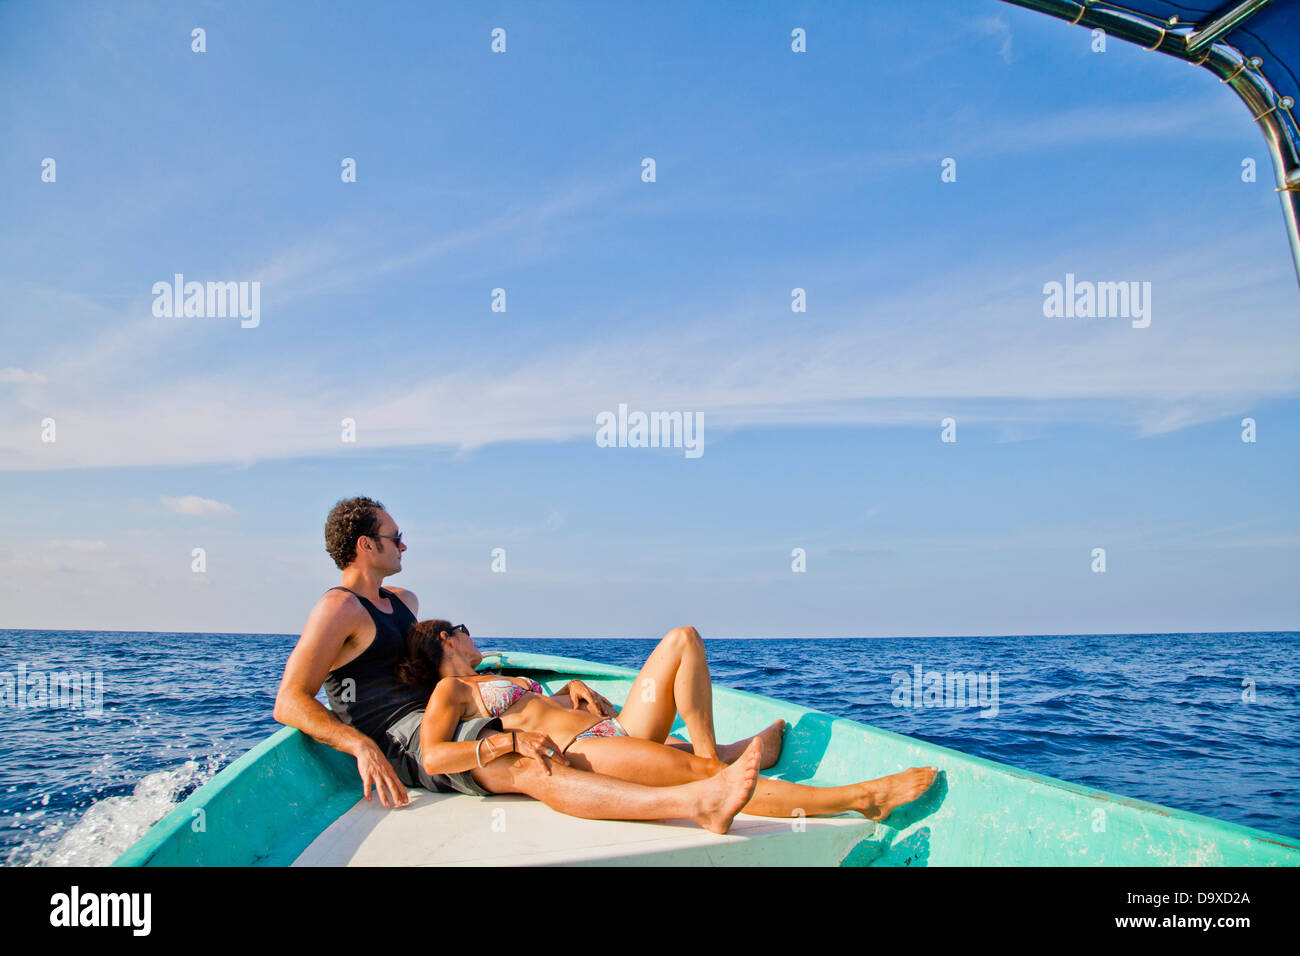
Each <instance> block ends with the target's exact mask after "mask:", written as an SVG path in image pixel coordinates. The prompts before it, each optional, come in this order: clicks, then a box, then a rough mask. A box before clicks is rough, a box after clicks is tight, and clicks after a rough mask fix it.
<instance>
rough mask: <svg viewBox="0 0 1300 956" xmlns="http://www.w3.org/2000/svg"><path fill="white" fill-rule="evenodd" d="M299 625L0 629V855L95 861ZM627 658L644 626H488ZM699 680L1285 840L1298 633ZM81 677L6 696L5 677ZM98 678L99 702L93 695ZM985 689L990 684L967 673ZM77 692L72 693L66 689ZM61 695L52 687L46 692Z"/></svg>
mask: <svg viewBox="0 0 1300 956" xmlns="http://www.w3.org/2000/svg"><path fill="white" fill-rule="evenodd" d="M295 640H296V635H266V634H166V633H128V632H121V631H114V632H97V631H16V630H11V631H0V682H3V681H4V680H5V677H4V675H6V674H8V675H13V676H11V677H10V678H9V679H8V684H7V685H5V686H8V687H9V688H10V692H9V694H8V696H7V697H5V698H4V706H0V735H2V737H3V741H4V751H3V758H0V840H3V845H2V846H0V860H3V862H5V863H7V864H8V865H11V866H41V865H105V864H108V863H110V862H112V860H113V859H115V858H116V857H117V856H118V854H120V853H121V852H122V851H123V850H124V849H125V848H126V847H128V846H129V845H130V844H131V843H133V842H134V841H135V840H136V839H138V838H139V837H140V836H141V835H142V834H144V832H145V831H146V830H148V828H149V827H150V826H151V825H152V824H153V823H155V822H156V821H157V820H159V819H161V818H162V817H163V816H164V815H165V814H166V813H167V812H169V811H170V810H171V809H172V808H173V807H175V806H176V804H177V803H178V802H180V801H181V800H183V799H184V798H185V797H186V796H187V795H188V794H190V793H191V792H193V790H194V789H195V788H196V787H199V786H201V785H202V784H203V783H204V782H206V781H207V780H209V779H211V778H212V776H213V774H215V773H216V772H217V771H219V770H220V769H221V768H222V767H223V766H225V765H226V764H227V763H229V762H230V761H232V760H234V759H235V758H236V757H238V756H239V755H240V754H241V753H243V752H244V751H245V750H247V749H249V748H250V747H252V746H253V745H254V744H256V743H257V742H258V741H260V740H261V739H263V738H264V737H266V736H267V735H269V734H271V733H273V732H274V731H275V730H277V729H278V728H279V725H278V724H277V723H276V722H275V721H274V720H273V719H272V717H271V707H272V702H273V700H274V698H275V691H276V687H277V685H278V684H279V679H280V674H281V671H282V669H283V667H284V662H285V659H286V657H287V656H288V654H289V651H290V649H291V648H292V647H293V644H294V641H295ZM476 640H477V641H478V643H479V646H480V647H481V648H483V649H485V650H487V649H489V648H491V649H502V650H527V651H535V652H538V653H543V654H559V655H564V656H570V657H582V658H587V659H589V660H596V661H605V662H608V663H611V664H619V665H624V666H628V667H636V666H639V665H640V664H641V663H642V662H643V661H644V659H645V657H646V656H647V655H648V654H649V653H650V651H651V650H652V649H653V648H654V645H655V641H654V640H622V639H619V640H612V639H611V640H517V639H516V640H493V639H491V638H484V639H480V638H477V637H476ZM706 645H707V649H708V656H709V662H710V667H711V669H712V672H713V675H714V681H715V683H717V684H720V685H725V686H729V687H737V688H740V689H743V690H747V691H752V692H754V693H758V694H765V695H768V696H771V697H778V698H782V699H785V700H789V701H793V702H794V703H797V704H801V705H803V706H806V707H812V708H816V709H818V710H822V711H825V712H827V713H830V714H834V715H837V716H842V717H849V718H852V719H853V720H858V721H862V722H864V723H868V724H872V725H874V726H877V727H882V728H885V729H888V730H892V731H895V732H897V733H901V734H907V735H909V736H914V737H920V738H923V739H925V740H929V741H932V742H934V743H937V744H942V745H943V746H945V747H951V748H953V749H955V750H960V751H964V752H966V753H970V754H976V755H979V756H981V757H987V758H989V759H991V760H997V761H1000V762H1002V763H1006V764H1010V765H1012V766H1016V767H1022V768H1025V769H1028V770H1032V771H1035V772H1037V773H1042V774H1048V775H1050V776H1054V777H1059V778H1062V779H1064V780H1069V781H1073V782H1076V783H1081V784H1086V785H1087V786H1090V787H1096V788H1098V789H1101V790H1107V791H1111V792H1114V793H1118V794H1123V795H1125V796H1129V797H1137V798H1139V799H1142V800H1149V801H1153V802H1155V803H1161V804H1165V805H1167V806H1171V807H1177V808H1180V809H1183V810H1190V811H1193V812H1196V813H1202V814H1205V815H1207V816H1211V817H1215V818H1217V819H1220V820H1227V821H1231V822H1233V823H1239V824H1243V825H1245V826H1251V827H1258V828H1260V829H1263V830H1269V831H1272V832H1274V833H1280V834H1285V835H1287V836H1291V837H1300V746H1297V732H1298V731H1300V633H1297V632H1286V633H1249V634H1165V635H1098V636H1069V637H1057V636H1043V637H1033V636H1026V637H966V638H889V639H863V640H852V639H849V640H708V641H706ZM917 667H920V668H921V669H922V673H925V672H930V671H934V670H938V671H944V672H946V671H962V672H967V671H975V672H983V673H985V674H987V675H989V676H990V677H991V675H992V674H994V673H996V674H997V677H998V681H997V713H996V715H995V716H989V717H982V716H980V714H981V711H984V712H989V711H990V708H989V707H987V706H983V707H980V706H976V707H970V706H967V707H944V706H921V707H903V706H897V705H896V700H895V688H896V687H898V686H899V685H898V683H897V681H896V680H895V679H894V675H895V674H898V673H905V674H908V675H909V676H911V675H914V674H915V673H916V668H917ZM36 672H42V673H46V674H48V673H51V672H64V673H69V672H71V673H76V674H86V675H98V679H99V681H100V683H99V684H98V685H96V684H95V678H94V677H93V676H92V677H91V678H90V680H89V682H88V684H87V688H86V690H87V693H85V694H84V695H82V696H81V697H80V698H79V699H74V700H73V701H72V702H73V703H75V704H76V706H63V707H59V708H54V707H50V706H46V705H47V704H48V703H49V700H48V699H46V700H42V699H41V698H40V697H39V696H38V697H37V698H36V700H35V702H34V703H35V706H33V700H31V699H27V700H25V701H23V703H24V704H25V705H26V706H22V707H19V706H18V699H17V695H16V691H14V687H15V686H16V685H17V684H18V683H23V682H22V681H20V680H19V675H24V676H25V677H26V682H25V686H27V687H34V686H36V684H35V683H33V681H37V682H39V678H34V676H33V675H35V673H36ZM96 686H97V687H98V693H99V694H101V695H102V696H101V697H98V698H97V697H96V693H97V692H96V690H95V688H96ZM986 688H987V689H988V690H989V691H991V690H992V684H991V681H990V682H989V684H987V685H986ZM78 689H80V688H78ZM62 702H63V703H65V704H66V703H68V700H67V699H64V700H63V701H62Z"/></svg>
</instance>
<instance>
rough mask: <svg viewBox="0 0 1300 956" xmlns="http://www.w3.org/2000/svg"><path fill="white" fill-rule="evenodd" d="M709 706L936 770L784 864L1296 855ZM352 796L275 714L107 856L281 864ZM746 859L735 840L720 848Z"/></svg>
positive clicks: (792, 746)
mask: <svg viewBox="0 0 1300 956" xmlns="http://www.w3.org/2000/svg"><path fill="white" fill-rule="evenodd" d="M488 662H489V663H491V664H492V665H493V667H494V668H495V667H497V666H501V667H502V668H504V670H506V671H507V672H509V673H518V674H525V675H528V676H530V677H533V678H534V679H536V680H538V681H539V682H540V683H542V684H543V685H544V686H545V687H546V688H547V690H548V691H552V692H553V691H554V690H556V689H558V688H560V687H562V686H563V685H564V684H565V683H567V682H568V681H569V680H571V679H574V678H579V679H581V680H584V681H586V682H587V683H588V684H589V685H590V686H592V687H593V688H595V689H596V690H598V691H600V692H601V693H602V694H604V695H605V696H606V697H608V698H609V699H610V700H613V701H616V702H619V701H623V700H624V699H626V695H627V693H628V691H629V689H630V688H631V685H632V680H633V678H634V677H635V676H636V672H635V671H632V670H629V669H627V668H622V667H613V666H609V665H605V664H598V663H593V662H590V661H582V660H577V659H574V658H566V657H552V656H548V655H542V654H528V653H515V652H509V653H505V654H498V655H495V656H491V657H489V661H488ZM714 718H715V723H716V725H717V732H718V736H719V738H720V739H730V738H738V737H742V736H745V735H747V734H750V733H753V732H754V731H755V730H756V729H758V728H761V727H764V726H766V725H767V724H769V723H771V722H772V721H773V720H776V719H777V718H784V719H785V720H786V721H787V723H788V725H789V729H788V730H787V733H786V739H785V747H784V751H783V753H782V756H781V760H780V762H779V763H778V764H777V765H776V766H775V767H773V768H772V769H770V770H768V771H766V773H767V774H768V775H769V776H773V777H779V778H781V779H784V780H790V781H794V782H799V783H809V784H814V785H822V786H830V785H837V784H843V783H849V782H852V781H857V780H864V779H870V778H873V777H879V776H884V775H886V774H890V773H896V772H897V771H899V770H901V769H904V768H906V767H912V766H934V767H938V768H939V769H940V771H941V772H940V776H939V779H938V780H937V781H936V783H935V786H934V787H933V788H932V789H931V790H930V792H929V793H927V794H926V795H925V796H924V797H923V798H922V799H920V800H918V801H916V802H915V803H913V804H910V805H908V806H906V807H904V808H902V809H900V810H897V811H895V812H894V813H893V814H892V815H891V816H890V817H889V819H888V820H886V821H884V822H883V823H874V824H872V823H865V822H864V824H863V826H862V831H861V834H860V836H861V839H858V838H857V835H855V836H854V838H853V840H852V841H851V844H850V845H848V846H847V847H846V846H843V845H837V846H836V847H835V849H834V850H833V851H831V850H828V851H827V853H826V858H825V859H814V860H811V861H810V860H808V859H807V858H806V856H804V857H799V858H793V857H792V858H791V860H790V862H793V863H798V864H807V863H809V862H813V863H817V864H823V865H827V866H837V865H840V866H1296V865H1298V864H1300V840H1296V839H1292V838H1288V837H1283V836H1279V835H1276V834H1272V833H1267V832H1265V831H1262V830H1256V829H1252V828H1249V827H1243V826H1238V825H1236V824H1232V823H1224V822H1222V821H1219V820H1214V819H1211V818H1209V817H1205V816H1201V815H1198V814H1195V813H1188V812H1186V811H1182V810H1174V809H1172V808H1170V807H1163V806H1159V805H1157V804H1153V803H1146V802H1144V801H1141V800H1132V799H1129V798H1126V797H1121V796H1117V795H1115V794H1111V793H1105V792H1103V791H1100V790H1094V789H1091V788H1089V787H1084V786H1080V785H1078V784H1072V783H1067V782H1065V781H1063V780H1057V779H1054V778H1052V777H1046V776H1042V775H1040V774H1035V773H1030V772H1028V771H1025V770H1018V769H1016V768H1014V767H1009V766H1006V765H1004V764H999V763H996V762H994V761H991V760H985V759H983V758H980V757H972V756H970V755H968V754H963V753H960V752H958V751H955V750H951V749H948V748H946V747H940V746H937V745H935V744H931V743H926V742H925V741H921V740H917V739H915V738H911V737H905V736H902V735H900V734H895V733H890V732H889V731H885V730H879V729H877V728H874V727H869V726H867V725H865V724H860V723H857V722H855V721H851V720H846V719H844V718H840V717H832V716H830V715H828V714H824V713H820V712H818V711H815V710H808V709H806V708H803V707H798V706H796V705H794V704H789V703H785V702H783V701H779V700H774V699H772V698H769V697H762V696H759V695H757V694H750V693H746V692H744V691H739V690H732V689H729V688H724V687H715V688H714ZM679 727H680V721H679ZM359 797H360V779H359V777H358V776H357V771H356V762H355V761H354V760H353V759H352V758H350V757H348V756H346V755H345V754H341V753H339V752H337V751H335V750H332V749H330V748H328V747H325V746H322V745H320V744H318V743H316V742H315V741H313V740H311V739H310V738H309V737H307V736H305V735H304V734H302V733H300V732H299V731H297V730H293V729H291V728H285V729H283V730H281V731H279V732H278V733H276V734H274V735H272V736H271V737H269V738H268V739H267V740H265V741H263V742H262V743H260V744H258V745H257V746H256V747H254V748H253V749H252V750H250V751H249V752H248V753H246V754H244V755H243V756H242V757H240V758H239V759H238V760H236V761H234V762H233V763H231V764H230V765H229V766H227V767H226V768H225V769H223V770H222V771H221V772H220V773H218V774H217V775H216V776H215V777H213V779H212V780H210V781H209V782H208V783H207V784H205V785H204V786H203V787H201V788H199V789H198V790H196V791H195V792H194V793H193V794H191V795H190V796H189V798H188V799H186V800H185V801H184V802H183V803H181V804H180V805H179V806H178V807H177V808H176V809H175V810H174V811H172V812H171V813H170V814H168V816H166V817H165V818H164V819H162V820H161V821H159V823H157V824H156V825H155V826H154V827H153V828H152V829H151V830H150V831H149V832H148V833H147V834H146V835H145V836H144V837H143V838H141V839H140V840H139V841H138V842H137V843H136V844H134V845H133V846H132V847H130V848H129V849H128V850H127V851H126V852H125V853H123V854H122V856H121V857H119V858H118V859H117V861H116V862H115V863H114V864H113V865H114V866H288V865H290V864H292V863H293V862H294V861H295V860H296V859H298V857H299V856H300V855H302V854H303V851H304V850H305V849H306V848H307V847H308V846H309V845H311V844H312V843H313V841H315V840H316V839H317V838H318V837H319V836H320V835H321V834H322V833H323V832H324V831H325V830H326V829H327V828H328V827H330V826H331V824H333V823H334V822H335V821H336V820H337V819H339V818H340V817H341V816H342V815H343V814H345V813H347V812H348V810H349V809H350V808H352V807H354V805H356V803H357V801H358V799H359ZM469 799H477V798H469ZM494 799H507V798H494ZM396 812H401V811H396ZM757 842H758V841H755V843H757ZM774 845H775V844H774ZM744 857H745V854H744V848H743V846H742V847H741V848H740V849H739V850H733V852H731V853H730V854H729V855H728V856H727V859H728V860H733V861H734V860H743V859H744ZM758 859H762V860H764V861H765V862H771V860H772V854H771V850H770V849H765V850H764V851H763V852H762V854H759V852H758V851H757V850H756V851H755V860H758ZM606 862H615V863H617V862H618V859H617V858H615V859H613V860H607V861H606Z"/></svg>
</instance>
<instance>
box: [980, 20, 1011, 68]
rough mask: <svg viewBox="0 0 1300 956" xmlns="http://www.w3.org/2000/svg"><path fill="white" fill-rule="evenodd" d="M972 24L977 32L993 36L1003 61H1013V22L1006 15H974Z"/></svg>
mask: <svg viewBox="0 0 1300 956" xmlns="http://www.w3.org/2000/svg"><path fill="white" fill-rule="evenodd" d="M970 25H971V29H973V30H974V31H975V32H977V33H982V34H984V35H985V36H991V37H993V39H994V41H995V42H996V43H997V45H998V56H1000V57H1001V58H1002V62H1003V63H1011V62H1012V59H1013V57H1012V53H1011V41H1012V33H1011V24H1010V23H1009V22H1008V21H1007V18H1006V17H1004V16H1002V15H1001V14H998V15H997V16H991V17H974V18H973V19H972V20H971V21H970Z"/></svg>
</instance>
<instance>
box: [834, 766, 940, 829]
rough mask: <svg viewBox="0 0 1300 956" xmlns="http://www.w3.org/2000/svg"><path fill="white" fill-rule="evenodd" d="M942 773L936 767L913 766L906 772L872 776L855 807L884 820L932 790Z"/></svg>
mask: <svg viewBox="0 0 1300 956" xmlns="http://www.w3.org/2000/svg"><path fill="white" fill-rule="evenodd" d="M938 773H939V771H938V770H936V769H935V768H934V767H910V768H908V769H907V770H904V771H903V772H902V773H895V774H891V775H890V776H888V777H881V778H880V779H879V780H868V781H867V782H866V783H864V784H862V799H861V801H860V802H859V803H858V804H857V805H856V806H855V807H854V808H853V809H854V810H857V811H858V812H859V813H861V814H862V815H863V816H864V817H866V818H867V819H868V820H883V819H885V818H886V817H887V816H889V815H890V814H891V813H892V812H894V811H895V810H897V809H898V808H899V807H901V806H902V805H903V804H905V803H911V802H912V801H913V800H915V799H917V798H918V797H920V796H921V795H922V794H923V793H925V792H926V791H927V790H929V789H930V786H931V785H932V784H933V783H934V780H935V777H936V776H937V775H938Z"/></svg>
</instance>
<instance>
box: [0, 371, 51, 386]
mask: <svg viewBox="0 0 1300 956" xmlns="http://www.w3.org/2000/svg"><path fill="white" fill-rule="evenodd" d="M44 383H45V376H44V375H41V374H40V373H39V372H29V371H27V370H26V369H21V368H0V385H43V384H44Z"/></svg>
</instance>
